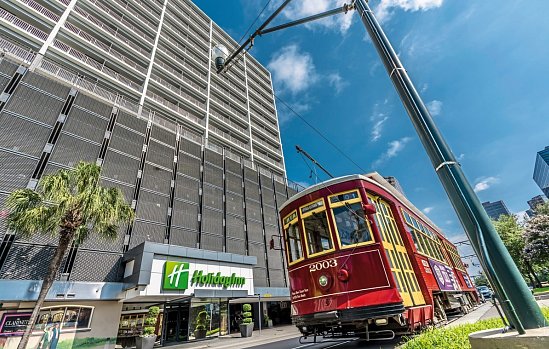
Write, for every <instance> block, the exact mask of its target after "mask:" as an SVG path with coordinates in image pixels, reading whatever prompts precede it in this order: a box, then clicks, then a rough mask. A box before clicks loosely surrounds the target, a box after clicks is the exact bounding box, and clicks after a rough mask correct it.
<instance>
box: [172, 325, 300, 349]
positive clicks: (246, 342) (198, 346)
mask: <svg viewBox="0 0 549 349" xmlns="http://www.w3.org/2000/svg"><path fill="white" fill-rule="evenodd" d="M299 336H301V334H300V333H299V331H298V329H297V327H295V326H293V325H285V326H277V327H273V328H266V329H262V330H261V335H260V334H259V330H256V331H254V332H253V335H252V336H251V337H247V338H242V337H241V336H240V333H233V334H230V335H226V336H221V337H219V338H215V339H208V340H203V341H200V342H194V343H184V344H175V345H170V346H169V349H205V348H217V349H222V348H233V349H243V348H249V347H254V346H256V345H261V344H265V343H272V342H278V341H281V340H285V339H290V338H297V337H299Z"/></svg>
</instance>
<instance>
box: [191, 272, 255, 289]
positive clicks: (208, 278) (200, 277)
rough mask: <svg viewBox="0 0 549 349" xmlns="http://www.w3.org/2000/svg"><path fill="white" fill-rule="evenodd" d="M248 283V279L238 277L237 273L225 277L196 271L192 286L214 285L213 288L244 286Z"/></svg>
mask: <svg viewBox="0 0 549 349" xmlns="http://www.w3.org/2000/svg"><path fill="white" fill-rule="evenodd" d="M245 283H246V278H243V277H241V276H236V274H235V273H232V275H231V276H223V275H221V273H219V272H218V273H216V274H214V273H208V274H204V273H203V272H202V270H195V271H194V273H193V277H192V279H191V285H193V284H201V285H212V286H222V287H230V286H242V285H244V284H245Z"/></svg>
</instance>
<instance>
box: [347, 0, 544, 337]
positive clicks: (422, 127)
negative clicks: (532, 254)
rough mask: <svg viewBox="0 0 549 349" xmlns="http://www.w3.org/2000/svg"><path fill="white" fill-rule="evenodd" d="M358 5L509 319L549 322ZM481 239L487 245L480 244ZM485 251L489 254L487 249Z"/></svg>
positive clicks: (361, 2) (367, 12) (359, 2)
mask: <svg viewBox="0 0 549 349" xmlns="http://www.w3.org/2000/svg"><path fill="white" fill-rule="evenodd" d="M355 6H356V9H357V11H358V13H359V15H360V17H361V20H362V22H363V23H364V26H365V27H366V30H367V31H368V34H369V35H370V38H371V39H372V42H373V43H374V45H375V47H376V49H377V51H378V53H379V55H380V57H381V60H382V61H383V64H384V65H385V68H386V70H387V72H388V73H389V76H390V78H391V80H392V82H393V84H394V86H395V88H396V90H397V92H398V94H399V96H400V98H401V100H402V103H403V104H404V107H405V108H406V111H407V112H408V115H409V116H410V119H411V121H412V124H413V125H414V127H415V129H416V132H417V133H418V135H419V138H420V140H421V142H422V144H423V146H424V148H425V150H426V151H427V154H428V155H429V158H430V159H431V162H432V164H433V166H434V168H435V171H436V172H437V175H438V176H439V179H440V181H441V182H442V185H443V187H444V189H445V191H446V193H447V194H448V198H449V199H450V202H451V203H452V206H453V207H454V209H455V211H456V213H457V215H458V217H459V220H460V222H461V224H462V225H463V227H464V229H465V232H466V233H467V236H468V237H469V240H470V241H471V245H472V246H473V249H474V250H475V252H476V254H477V255H478V256H480V257H481V258H480V260H481V264H482V266H483V269H484V271H485V273H486V275H487V276H488V278H489V279H490V281H492V284H493V286H494V287H495V288H496V292H497V294H498V296H499V297H500V299H503V300H505V299H508V300H509V302H508V303H506V302H503V303H502V307H503V308H504V310H505V313H506V315H507V316H508V317H509V321H510V322H511V323H512V324H513V325H515V328H517V329H519V330H521V329H522V328H524V329H532V328H539V327H544V326H547V322H546V320H545V318H544V317H543V314H542V313H541V310H540V308H539V306H538V305H537V303H536V301H535V300H534V297H533V296H532V294H531V293H530V290H529V289H528V286H527V285H526V283H525V282H524V279H523V278H522V276H521V274H520V272H519V271H518V269H517V266H516V265H515V263H514V262H513V260H512V259H511V256H510V255H509V252H508V251H507V249H506V248H505V246H504V245H503V242H502V241H501V239H500V238H499V235H498V234H497V232H496V230H495V229H494V227H493V225H492V223H491V221H490V219H489V218H488V216H487V215H486V212H485V211H484V209H483V207H482V205H481V204H480V201H479V199H478V197H477V196H476V194H475V193H474V191H473V189H472V188H471V185H470V184H469V182H468V181H467V179H466V178H465V175H464V174H463V171H462V170H461V167H460V165H459V164H458V162H457V161H456V159H455V157H454V155H453V154H452V151H451V150H450V147H449V146H448V145H447V144H446V141H445V140H444V138H443V137H442V135H441V133H440V132H439V130H438V128H437V127H436V125H435V124H434V122H433V119H432V118H431V115H430V114H429V111H428V110H427V108H426V107H425V104H424V103H423V101H422V100H421V97H420V96H419V94H418V93H417V91H416V89H415V87H414V85H413V84H412V81H411V80H410V78H409V77H408V74H407V72H406V70H405V69H404V67H403V66H402V64H401V63H400V60H399V59H398V56H397V55H396V53H395V52H394V50H393V48H392V46H391V44H390V42H389V40H388V39H387V37H386V36H385V34H384V33H383V30H382V29H381V27H380V25H379V23H378V22H377V20H376V19H375V17H374V15H373V13H372V11H371V9H370V7H369V6H368V4H367V2H366V1H365V0H356V2H355ZM481 242H483V243H484V245H481ZM486 251H487V252H488V255H486V254H485V253H484V252H486ZM521 332H523V331H521Z"/></svg>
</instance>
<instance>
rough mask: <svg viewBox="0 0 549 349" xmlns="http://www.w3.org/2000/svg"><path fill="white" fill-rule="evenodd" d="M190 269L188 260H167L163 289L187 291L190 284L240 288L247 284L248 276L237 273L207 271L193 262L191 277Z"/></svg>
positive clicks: (163, 276)
mask: <svg viewBox="0 0 549 349" xmlns="http://www.w3.org/2000/svg"><path fill="white" fill-rule="evenodd" d="M190 269H191V268H190V267H189V263H188V262H174V261H166V263H165V264H164V271H163V275H162V289H164V290H178V291H185V290H187V289H189V285H190V286H191V287H190V288H194V287H196V286H206V287H221V288H228V287H238V288H240V287H243V286H244V285H245V284H246V278H245V277H242V276H240V275H236V273H231V275H223V273H222V272H221V271H217V272H206V271H204V270H200V269H199V268H196V266H195V265H194V264H193V267H192V269H193V271H192V277H189V275H190V274H191V271H190ZM208 269H209V270H211V269H210V268H208ZM209 270H208V271H209Z"/></svg>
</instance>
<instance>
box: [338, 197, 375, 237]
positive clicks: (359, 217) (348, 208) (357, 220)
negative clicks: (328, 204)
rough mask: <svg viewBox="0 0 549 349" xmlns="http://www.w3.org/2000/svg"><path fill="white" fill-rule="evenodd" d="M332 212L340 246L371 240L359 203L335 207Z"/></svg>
mask: <svg viewBox="0 0 549 349" xmlns="http://www.w3.org/2000/svg"><path fill="white" fill-rule="evenodd" d="M333 213H334V218H335V221H336V226H337V232H338V234H339V239H340V241H341V246H349V245H354V244H358V243H361V242H368V241H372V234H371V233H370V229H369V227H368V223H366V219H365V218H364V211H363V210H362V205H361V204H360V203H358V202H357V203H354V204H350V205H345V206H340V207H336V208H334V209H333Z"/></svg>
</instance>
